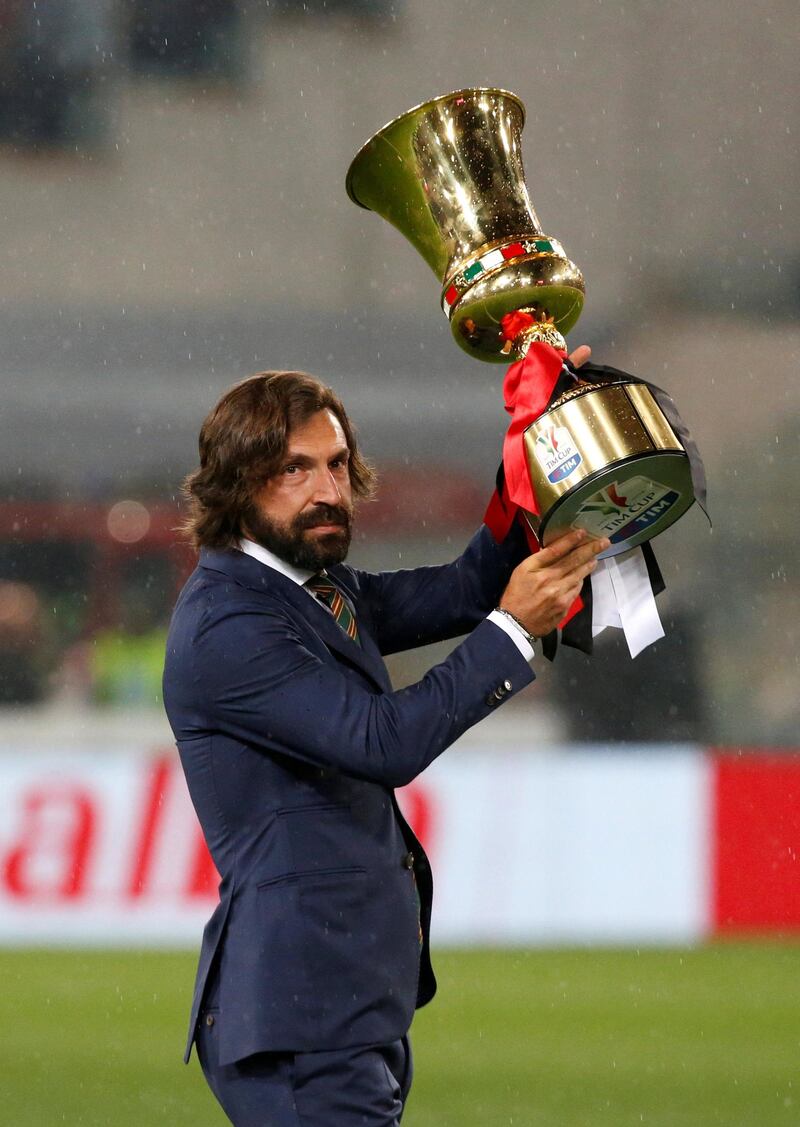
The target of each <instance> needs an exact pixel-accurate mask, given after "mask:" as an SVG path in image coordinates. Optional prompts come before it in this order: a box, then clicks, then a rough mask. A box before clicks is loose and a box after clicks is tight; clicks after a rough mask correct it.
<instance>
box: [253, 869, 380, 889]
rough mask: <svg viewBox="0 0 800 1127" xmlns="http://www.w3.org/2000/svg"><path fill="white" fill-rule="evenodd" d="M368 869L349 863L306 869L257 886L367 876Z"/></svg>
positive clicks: (264, 881)
mask: <svg viewBox="0 0 800 1127" xmlns="http://www.w3.org/2000/svg"><path fill="white" fill-rule="evenodd" d="M366 872H367V870H366V869H365V868H364V867H363V865H349V866H347V867H345V868H337V869H304V870H302V871H300V872H294V873H282V874H281V875H280V876H277V877H271V878H270V879H269V880H262V881H259V883H258V884H257V885H256V888H273V887H274V886H275V885H276V884H297V883H300V882H302V883H304V884H307V883H310V882H313V881H316V880H324V881H327V880H335V879H336V877H351V876H358V877H363V876H366Z"/></svg>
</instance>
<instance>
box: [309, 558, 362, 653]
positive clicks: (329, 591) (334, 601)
mask: <svg viewBox="0 0 800 1127" xmlns="http://www.w3.org/2000/svg"><path fill="white" fill-rule="evenodd" d="M306 587H307V588H308V589H309V591H313V592H314V594H315V595H316V596H317V597H318V598H319V599H321V600H322V602H323V603H324V604H325V606H327V607H330V609H331V612H332V614H333V617H334V618H335V619H336V621H337V622H338V624H339V625H340V626H341V628H342V630H344V632H345V634H346V635H347V637H348V638H352V640H353V641H354V642H356V643H357V644H358V645H361V643H360V642H359V640H358V626H357V625H356V618H355V615H354V614H353V612H352V611H351V610H350V607H349V606H348V605H347V602H346V601H345V599H344V596H343V595H342V593H341V591H340V590H339V588H338V587H335V586H334V585H333V583H331V581H330V579H328V577H327V575H314V576H312V577H311V579H309V580H308V582H307V583H306Z"/></svg>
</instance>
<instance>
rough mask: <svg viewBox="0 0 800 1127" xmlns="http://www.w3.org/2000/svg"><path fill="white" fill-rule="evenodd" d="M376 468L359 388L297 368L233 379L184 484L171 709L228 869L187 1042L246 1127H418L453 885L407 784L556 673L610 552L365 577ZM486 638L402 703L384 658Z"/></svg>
mask: <svg viewBox="0 0 800 1127" xmlns="http://www.w3.org/2000/svg"><path fill="white" fill-rule="evenodd" d="M372 487H373V477H372V473H371V471H370V469H369V467H368V466H367V465H366V463H365V462H364V461H363V459H362V458H361V456H360V454H359V452H358V447H357V444H356V440H355V436H354V434H353V431H352V428H351V426H350V423H349V420H348V418H347V415H346V413H345V411H344V408H343V406H342V404H341V403H340V401H339V399H338V398H337V397H336V395H335V394H334V393H333V392H332V391H331V390H330V389H329V388H327V387H325V386H323V385H322V384H321V383H319V382H318V381H317V380H315V379H312V378H311V377H310V376H307V375H304V374H303V373H298V372H267V373H263V374H261V375H257V376H253V377H251V378H250V379H248V380H245V381H244V382H243V383H240V384H238V385H237V386H235V387H234V388H232V389H231V390H230V391H228V392H227V393H226V394H225V395H224V396H223V397H222V399H221V400H220V402H219V403H218V404H217V406H216V407H215V408H214V410H213V411H212V412H211V414H210V415H209V416H208V418H207V419H206V420H205V422H204V424H203V427H202V430H201V433H200V468H199V469H198V470H197V471H196V472H195V473H194V474H192V475H191V476H190V477H189V479H188V481H187V492H188V495H189V497H190V499H191V516H190V519H189V521H188V531H189V532H190V534H191V536H192V538H193V540H194V543H195V545H196V546H197V547H199V549H200V561H199V565H198V567H197V569H196V571H195V572H194V573H193V575H192V576H191V577H190V578H189V580H188V582H187V584H186V586H185V588H184V590H183V592H182V593H181V596H180V598H179V600H178V604H177V607H176V609H175V614H174V616H173V621H172V626H171V629H170V634H169V639H168V644H167V658H166V669H165V674H164V701H165V705H166V708H167V712H168V715H169V719H170V723H171V724H172V728H173V730H174V733H175V738H176V741H177V745H178V749H179V752H180V757H181V762H182V764H183V767H184V770H185V773H186V778H187V780H188V784H189V790H190V793H191V796H192V800H193V802H194V805H195V808H196V810H197V813H198V816H199V818H200V822H201V824H202V826H203V830H204V833H205V836H206V840H207V842H208V845H209V848H210V850H211V853H212V856H213V858H214V861H215V863H216V865H217V868H218V870H219V872H220V875H221V878H222V879H221V884H220V903H219V905H218V907H217V909H216V911H215V912H214V915H213V916H212V918H211V920H210V921H209V923H208V925H207V927H206V929H205V933H204V937H203V946H202V951H201V955H200V964H199V968H198V975H197V983H196V988H195V995H194V1003H193V1007H192V1014H191V1023H190V1029H189V1044H188V1047H187V1059H188V1054H189V1052H190V1051H191V1045H192V1043H193V1042H194V1043H196V1045H197V1050H198V1056H199V1058H200V1063H201V1066H202V1068H203V1072H204V1074H205V1076H206V1079H207V1080H208V1083H209V1085H210V1086H211V1088H212V1090H213V1091H214V1094H215V1095H216V1096H217V1098H218V1099H219V1101H220V1103H221V1104H222V1107H223V1108H224V1110H225V1111H226V1113H227V1114H228V1116H229V1117H230V1119H231V1120H232V1122H233V1123H234V1124H236V1127H262V1125H270V1127H355V1125H356V1124H358V1125H359V1127H363V1125H366V1127H396V1125H397V1124H398V1123H399V1122H400V1118H401V1115H402V1111H403V1105H404V1103H405V1099H406V1096H407V1094H408V1089H409V1086H410V1082H411V1056H410V1049H409V1044H408V1038H407V1033H408V1028H409V1026H410V1024H411V1018H412V1015H413V1012H414V1009H415V1007H416V1006H420V1005H423V1004H424V1003H425V1002H427V1001H428V1000H429V999H430V998H431V997H432V996H433V993H434V990H435V980H434V977H433V972H432V970H431V964H430V957H429V952H428V928H429V923H430V912H431V895H432V881H431V873H430V869H429V866H428V862H427V858H426V857H425V854H424V852H423V850H422V847H421V846H420V844H419V842H418V841H417V840H416V838H415V837H414V835H413V833H412V832H411V830H410V828H409V827H408V825H407V824H406V822H405V821H404V819H403V817H402V815H401V813H400V811H399V809H398V806H397V803H396V801H395V797H394V788H395V787H398V786H402V785H404V784H405V783H408V782H410V781H411V780H412V779H413V778H415V777H416V776H417V775H418V774H419V773H420V772H421V771H423V770H424V769H425V767H427V766H428V764H429V763H431V762H432V760H434V759H435V758H436V757H437V756H438V755H439V754H440V753H441V752H442V751H444V750H445V748H447V747H448V746H449V745H450V744H451V743H453V741H454V740H456V739H457V738H458V737H459V736H460V735H461V734H462V733H463V732H464V731H465V730H466V729H467V728H469V727H470V726H471V725H472V724H475V723H476V722H477V721H478V720H481V719H482V718H483V717H485V716H487V715H488V714H489V713H490V712H491V711H492V710H493V709H494V708H496V707H498V706H499V705H500V704H501V703H502V702H503V701H504V700H507V699H510V698H511V697H512V696H513V695H514V694H515V693H516V692H518V691H519V690H520V689H521V688H523V687H524V686H525V685H527V684H529V683H530V682H531V681H532V680H533V679H534V674H533V672H532V670H531V666H530V661H531V659H532V657H533V645H532V642H533V641H534V640H535V636H537V635H541V634H544V633H546V632H548V631H549V630H551V629H552V628H554V626H555V625H556V623H557V622H558V621H559V620H560V619H561V618H562V616H563V615H564V613H565V611H566V609H567V608H568V607H569V606H570V604H571V603H572V601H573V599H574V597H575V595H576V594H577V593H578V591H579V590H580V587H581V583H582V581H583V578H584V576H586V575H588V574H589V573H590V571H591V570H592V569H593V567H594V559H595V557H596V555H597V554H598V552H599V551H601V550H602V549H603V548H604V547H607V546H608V544H607V542H606V541H600V542H593V543H588V542H584V539H583V534H582V533H575V534H572V535H570V536H566V537H564V538H563V539H562V540H561V541H559V543H558V544H557V545H553V546H551V547H549V548H547V549H545V550H543V551H541V552H539V553H537V554H536V555H535V556H533V557H530V558H525V557H526V555H527V553H526V548H525V544H524V537H523V536H522V535H521V533H520V534H517V533H516V532H514V533H512V534H511V536H509V538H508V539H507V541H506V542H505V544H503V545H497V544H495V542H494V541H493V539H492V537H491V535H490V534H489V532H488V530H487V529H485V528H483V529H481V531H479V532H478V533H477V535H476V536H475V537H474V538H473V540H472V541H471V542H470V544H469V545H468V547H467V549H466V551H465V552H464V554H463V555H462V556H461V557H460V558H459V559H457V560H456V561H455V562H454V563H452V564H448V565H444V566H441V567H425V568H417V569H415V570H413V571H397V572H387V573H380V574H369V573H366V572H362V571H358V570H355V569H353V568H350V567H347V566H345V564H344V562H343V561H344V559H345V557H346V555H347V551H348V547H349V544H350V535H351V522H352V516H353V510H354V505H355V503H356V502H357V501H358V500H359V499H360V498H363V497H366V496H368V495H369V493H370V492H371V490H372ZM461 634H467V635H468V636H467V637H466V639H465V640H464V641H462V642H461V643H460V645H458V646H457V647H456V648H455V649H454V650H453V652H452V654H451V655H450V656H449V657H448V658H447V659H446V660H445V661H443V662H442V663H441V664H440V665H437V666H435V667H434V668H433V669H431V670H430V671H429V672H428V673H427V674H426V676H425V677H424V678H423V679H422V681H420V682H419V683H418V684H416V685H412V686H410V687H409V688H406V689H403V690H401V691H399V692H393V691H392V688H391V685H390V682H389V678H388V675H387V672H386V668H385V666H384V663H383V660H382V656H381V655H383V654H387V653H392V652H396V651H399V650H404V649H408V648H411V647H414V646H419V645H425V644H427V643H429V642H433V641H438V640H440V639H444V638H451V637H455V636H458V635H461Z"/></svg>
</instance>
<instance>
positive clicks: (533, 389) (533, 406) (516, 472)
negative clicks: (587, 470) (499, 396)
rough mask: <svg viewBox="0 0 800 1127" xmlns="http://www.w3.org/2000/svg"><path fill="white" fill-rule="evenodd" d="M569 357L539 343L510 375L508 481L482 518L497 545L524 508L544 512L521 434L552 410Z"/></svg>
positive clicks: (532, 541)
mask: <svg viewBox="0 0 800 1127" xmlns="http://www.w3.org/2000/svg"><path fill="white" fill-rule="evenodd" d="M566 355H567V354H566V352H559V351H558V350H557V349H555V348H553V346H552V345H549V344H545V343H544V341H534V343H533V344H532V345H531V346H530V348H529V349H528V353H527V355H526V356H525V357H523V359H522V360H518V361H517V362H516V364H512V365H511V367H510V368H509V369H508V371H507V372H506V378H505V380H504V381H503V397H504V399H505V407H506V411H508V413H509V414H510V415H511V422H510V424H509V427H508V430H507V432H506V436H505V439H504V440H503V473H504V477H505V482H504V485H503V488H502V490H497V489H496V490H495V492H494V493H493V495H492V498H491V500H490V501H489V506H488V508H487V510H486V514H485V516H484V518H483V522H484V524H485V525H486V526H487V527H488V528H489V531H490V532H491V533H492V535H493V536H494V538H495V540H496V541H497V543H498V544H499V543H502V541H503V540H505V538H506V536H507V535H508V533H509V531H510V529H511V525H512V524H513V523H514V520H515V518H516V517H517V515H518V513H519V510H520V509H526V510H527V511H528V512H529V513H535V514H536V515H537V516H538V514H539V513H540V511H541V510H540V508H539V503H538V501H537V499H536V494H535V493H534V491H533V486H532V485H531V479H530V474H529V472H528V463H527V461H526V458H525V443H524V441H523V437H522V436H523V434H524V432H525V431H526V430H527V429H528V427H529V426H530V425H531V423H533V422H535V421H536V419H538V418H539V416H540V415H543V414H544V412H545V411H546V410H547V407H548V404H549V403H550V400H551V398H552V395H553V391H554V390H555V386H556V383H557V381H558V377H559V375H560V374H561V370H562V368H563V364H564V358H565V357H566ZM522 523H523V526H524V528H525V533H526V536H527V540H528V544H529V546H530V549H531V551H532V552H538V551H539V547H540V545H539V541H538V540H537V539H536V537H535V536H534V534H533V532H532V531H531V528H530V525H529V524H528V522H527V521H526V520H524V518H523V520H522ZM582 607H583V600H582V599H581V598H580V596H578V598H577V599H576V600H575V602H574V603H573V604H572V606H571V607H570V609H569V611H568V613H567V615H566V616H565V618H564V620H563V622H561V623H560V624H559V625H561V626H563V625H564V623H566V622H569V620H570V619H571V618H572V617H573V615H575V614H576V613H577V612H578V611H579V610H581V609H582Z"/></svg>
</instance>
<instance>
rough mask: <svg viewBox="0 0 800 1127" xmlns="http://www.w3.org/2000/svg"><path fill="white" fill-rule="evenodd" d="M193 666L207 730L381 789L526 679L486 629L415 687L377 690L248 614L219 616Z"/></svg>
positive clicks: (202, 636) (506, 643)
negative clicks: (337, 771)
mask: <svg viewBox="0 0 800 1127" xmlns="http://www.w3.org/2000/svg"><path fill="white" fill-rule="evenodd" d="M192 661H193V670H192V681H193V685H194V691H193V693H192V695H193V696H194V694H195V693H196V692H198V691H199V689H200V686H202V694H203V700H202V704H201V706H200V710H201V711H200V717H201V718H202V721H203V723H204V725H208V727H210V728H212V729H215V730H217V731H221V732H224V733H226V734H229V735H231V736H234V737H235V738H237V739H240V740H244V741H247V742H249V743H251V744H253V745H255V746H258V747H262V748H264V750H267V751H271V752H273V753H275V752H277V753H279V754H283V755H288V756H292V757H295V758H299V759H302V760H304V761H305V762H308V763H312V764H316V765H319V766H321V767H334V768H338V769H340V770H342V771H346V772H348V773H350V774H354V775H357V776H359V777H362V778H365V779H369V780H372V781H376V782H380V783H383V784H384V785H386V786H390V787H397V786H404V785H405V784H406V783H408V782H410V781H411V780H412V779H413V778H415V777H416V776H417V775H418V774H419V773H420V772H421V771H423V770H424V769H425V768H426V767H427V766H428V764H429V763H431V762H432V761H433V760H434V759H435V758H436V757H437V756H438V755H440V754H441V752H443V751H444V750H445V748H446V747H448V746H449V745H450V744H451V743H453V741H454V740H456V739H457V738H458V737H459V736H460V735H462V733H463V732H465V731H466V730H467V729H468V728H470V727H471V726H472V725H473V724H476V723H477V722H478V721H479V720H482V719H483V718H484V717H485V716H487V715H488V714H489V713H490V712H491V711H492V710H493V708H494V707H496V706H497V704H498V703H499V701H498V699H497V698H496V697H495V696H494V694H495V692H496V690H497V689H498V686H502V685H503V682H508V683H509V684H510V688H508V689H502V690H501V692H502V694H503V699H508V698H510V697H511V696H513V695H514V693H516V692H517V691H518V690H519V689H522V688H523V687H524V686H525V685H527V684H529V683H530V682H531V681H532V680H533V677H534V675H533V672H532V671H531V669H530V667H529V665H528V663H527V662H526V661H525V660H524V658H523V657H522V655H521V654H520V652H519V650H518V649H517V647H516V646H515V645H514V643H513V642H512V641H511V640H510V639H509V638H508V637H507V636H506V635H505V634H504V633H503V631H502V630H498V629H497V628H496V627H495V626H494V625H493V624H492V623H487V622H484V623H481V624H480V625H479V626H478V627H477V628H476V629H475V630H474V631H473V632H472V633H471V634H470V636H469V637H468V638H467V639H466V640H465V641H464V642H462V643H461V644H460V645H459V646H457V647H456V648H455V650H454V651H453V652H452V653H451V654H450V655H449V657H448V658H447V659H446V660H445V661H443V662H442V663H441V664H439V665H436V666H434V667H433V668H432V669H431V670H430V671H429V672H428V673H427V674H426V675H425V677H423V678H422V680H421V681H419V682H417V683H416V684H414V685H411V686H409V687H408V688H405V689H401V690H400V691H398V692H392V693H375V692H372V691H371V690H370V689H369V687H367V685H366V683H364V682H362V681H361V680H360V679H358V678H355V677H353V676H351V675H349V674H348V672H346V671H344V670H342V669H341V668H337V667H336V666H335V665H333V664H331V663H329V662H323V661H321V660H320V658H318V657H317V656H316V655H315V654H313V653H312V652H311V651H310V650H309V649H308V648H307V647H306V646H305V645H304V643H303V640H302V638H301V636H300V634H299V632H298V630H297V628H296V626H295V625H294V624H293V622H292V620H291V619H290V618H289V617H288V616H287V617H284V616H283V615H281V614H280V613H278V612H274V611H265V610H264V609H263V608H261V607H257V606H249V607H242V606H239V607H232V608H230V610H229V612H228V613H227V615H226V614H224V613H222V614H221V608H216V610H215V613H214V614H213V621H210V622H207V623H206V625H205V627H204V628H203V629H201V631H200V632H199V633H198V635H197V636H196V637H195V639H194V644H193V645H192ZM195 699H196V698H195ZM194 711H195V715H197V714H198V713H197V704H195V706H194ZM203 714H205V715H204V716H203Z"/></svg>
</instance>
